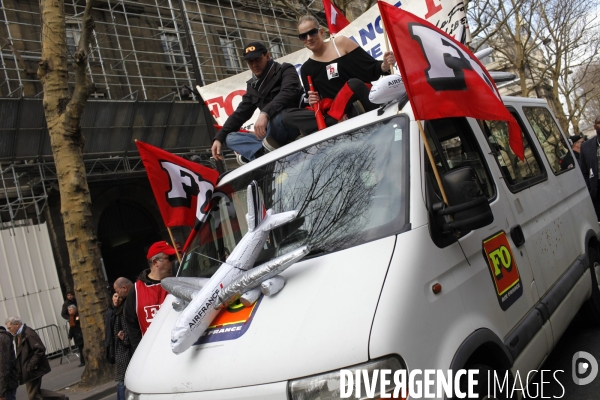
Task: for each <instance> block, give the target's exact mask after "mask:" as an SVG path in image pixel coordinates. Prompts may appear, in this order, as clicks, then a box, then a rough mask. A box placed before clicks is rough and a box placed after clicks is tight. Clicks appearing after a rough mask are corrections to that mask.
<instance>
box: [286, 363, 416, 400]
mask: <svg viewBox="0 0 600 400" xmlns="http://www.w3.org/2000/svg"><path fill="white" fill-rule="evenodd" d="M404 368H405V367H404V365H403V364H402V361H400V359H399V358H397V357H385V358H380V359H377V360H374V361H370V362H367V363H364V364H359V365H353V366H351V367H348V368H344V370H348V371H350V372H351V373H352V376H353V378H354V379H353V384H354V388H353V389H352V396H350V397H345V398H349V399H354V400H357V399H366V398H367V392H366V390H365V389H366V388H365V382H364V379H363V374H364V372H363V371H367V374H368V376H369V382H368V384H369V386H370V383H371V382H373V380H372V377H373V371H375V370H379V373H378V376H377V379H376V380H375V382H373V383H374V384H375V396H378V395H379V394H380V391H381V384H380V375H379V374H381V370H389V371H390V374H388V375H387V377H386V379H387V380H388V381H389V382H388V383H387V384H386V385H385V393H389V392H392V391H393V390H394V380H393V375H394V372H396V371H397V370H400V369H404ZM357 371H360V378H361V379H360V391H359V390H357V389H358V388H357V387H356V383H357V382H356V373H357ZM340 380H341V370H338V371H333V372H326V373H324V374H320V375H314V376H309V377H307V378H301V379H296V380H293V381H289V382H288V391H289V394H290V398H291V399H292V400H330V399H332V400H333V399H339V398H341V391H340V389H341V388H340ZM346 384H347V381H346ZM348 390H349V388H347V389H346V393H347V391H348ZM357 393H360V394H361V396H360V397H357V396H356V394H357ZM376 398H377V397H376Z"/></svg>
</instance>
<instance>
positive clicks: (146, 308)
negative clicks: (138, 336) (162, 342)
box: [135, 280, 169, 335]
mask: <svg viewBox="0 0 600 400" xmlns="http://www.w3.org/2000/svg"><path fill="white" fill-rule="evenodd" d="M168 294H169V293H167V291H166V290H165V289H163V287H162V286H160V283H157V284H154V285H147V284H145V283H144V282H142V281H140V280H138V281H137V282H135V305H136V306H135V312H136V313H137V317H138V321H139V322H140V328H141V329H142V335H144V334H145V333H146V330H147V329H148V327H149V326H150V323H151V322H152V319H154V315H155V314H156V312H157V311H158V310H159V308H160V305H161V304H162V302H163V301H164V300H165V297H167V295H168Z"/></svg>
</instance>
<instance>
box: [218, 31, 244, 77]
mask: <svg viewBox="0 0 600 400" xmlns="http://www.w3.org/2000/svg"><path fill="white" fill-rule="evenodd" d="M219 40H220V42H221V50H222V51H223V56H224V58H225V66H226V67H227V69H228V70H234V71H238V70H239V69H241V68H240V60H239V58H238V55H237V51H236V49H235V41H236V38H233V37H230V36H219Z"/></svg>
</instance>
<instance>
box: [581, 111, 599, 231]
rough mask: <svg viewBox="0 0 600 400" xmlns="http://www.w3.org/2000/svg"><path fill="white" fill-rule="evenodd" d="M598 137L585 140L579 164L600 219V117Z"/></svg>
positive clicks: (595, 126) (597, 128) (597, 125)
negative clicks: (599, 176)
mask: <svg viewBox="0 0 600 400" xmlns="http://www.w3.org/2000/svg"><path fill="white" fill-rule="evenodd" d="M594 129H596V137H595V138H592V139H590V140H587V141H585V142H583V144H582V145H581V153H580V154H579V166H580V167H581V172H582V173H583V178H584V179H585V183H586V184H587V187H588V190H589V191H590V196H591V197H592V203H593V204H594V210H596V216H597V217H598V221H600V191H599V190H598V170H599V168H598V162H599V160H600V117H597V118H596V121H595V122H594Z"/></svg>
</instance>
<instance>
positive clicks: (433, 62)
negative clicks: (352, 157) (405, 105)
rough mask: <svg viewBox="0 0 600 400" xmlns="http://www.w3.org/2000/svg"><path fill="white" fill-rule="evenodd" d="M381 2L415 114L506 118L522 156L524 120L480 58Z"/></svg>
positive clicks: (516, 150)
mask: <svg viewBox="0 0 600 400" xmlns="http://www.w3.org/2000/svg"><path fill="white" fill-rule="evenodd" d="M378 4H379V10H380V12H381V19H382V21H383V22H384V25H385V27H386V29H387V31H388V36H389V39H390V43H391V44H392V48H393V50H394V55H395V56H396V61H397V62H398V67H399V69H400V73H401V75H402V80H403V81H404V86H405V87H406V92H407V94H408V97H409V99H410V102H411V106H412V109H413V112H414V115H415V119H417V120H428V119H438V118H447V117H472V118H477V119H484V120H501V121H507V123H508V131H509V135H508V136H509V144H510V147H511V149H512V150H513V152H514V153H515V154H516V155H517V156H518V157H519V158H520V159H521V160H523V159H524V148H523V138H522V136H521V129H520V128H519V124H518V123H517V121H516V120H515V119H514V118H513V116H512V115H511V114H510V112H509V111H508V110H507V109H506V107H505V106H504V104H503V103H502V99H501V98H500V93H499V92H498V89H497V88H496V85H495V84H494V80H493V79H492V78H491V77H490V75H489V73H488V72H487V70H486V69H485V67H484V66H483V65H482V64H481V63H480V62H479V60H478V59H477V57H475V56H474V55H473V53H471V51H470V50H469V49H467V48H466V47H465V46H464V45H462V44H460V43H459V42H457V41H456V40H454V39H453V38H452V37H450V36H449V35H448V34H446V33H445V32H443V31H441V30H440V29H438V28H436V27H435V26H434V25H432V24H430V23H429V22H427V21H425V20H423V19H421V18H419V17H417V16H415V15H413V14H411V13H409V12H407V11H404V10H402V9H401V8H396V7H394V6H392V5H390V4H388V3H385V2H383V1H379V2H378Z"/></svg>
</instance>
